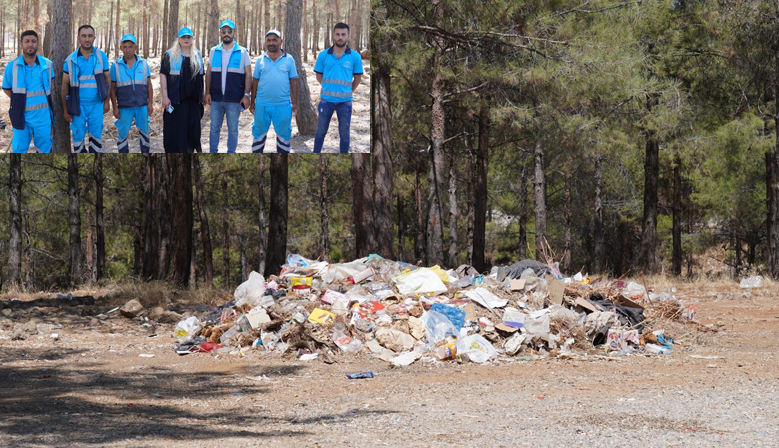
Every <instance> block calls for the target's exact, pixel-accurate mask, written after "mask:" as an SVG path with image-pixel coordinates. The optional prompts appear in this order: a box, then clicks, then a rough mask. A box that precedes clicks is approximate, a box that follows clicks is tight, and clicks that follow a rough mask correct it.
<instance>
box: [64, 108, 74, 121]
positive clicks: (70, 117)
mask: <svg viewBox="0 0 779 448" xmlns="http://www.w3.org/2000/svg"><path fill="white" fill-rule="evenodd" d="M65 121H67V122H68V123H72V122H73V117H72V116H71V115H70V114H69V113H68V111H67V109H66V110H65Z"/></svg>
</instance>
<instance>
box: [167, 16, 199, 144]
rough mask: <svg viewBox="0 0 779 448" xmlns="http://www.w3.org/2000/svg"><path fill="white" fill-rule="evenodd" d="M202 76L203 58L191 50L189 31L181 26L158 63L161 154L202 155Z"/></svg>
mask: <svg viewBox="0 0 779 448" xmlns="http://www.w3.org/2000/svg"><path fill="white" fill-rule="evenodd" d="M203 74H204V72H203V57H202V56H201V55H200V51H199V50H198V49H197V48H195V45H194V39H193V38H192V30H191V29H189V28H186V27H184V28H182V29H180V30H179V38H178V39H177V40H176V42H174V43H173V46H172V47H170V50H168V51H167V52H166V53H165V56H163V58H162V63H161V64H160V91H161V93H162V110H163V113H162V123H163V141H162V143H163V146H164V147H165V152H168V153H171V152H194V151H197V152H203V147H202V145H201V143H200V119H201V118H203Z"/></svg>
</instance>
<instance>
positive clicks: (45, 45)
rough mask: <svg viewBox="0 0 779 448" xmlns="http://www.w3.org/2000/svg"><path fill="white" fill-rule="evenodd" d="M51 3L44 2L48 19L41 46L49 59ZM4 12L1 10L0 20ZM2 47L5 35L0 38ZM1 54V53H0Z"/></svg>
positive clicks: (51, 19) (51, 18)
mask: <svg viewBox="0 0 779 448" xmlns="http://www.w3.org/2000/svg"><path fill="white" fill-rule="evenodd" d="M52 3H53V1H52V0H50V1H48V2H46V15H48V16H49V21H48V22H46V26H45V31H44V33H43V47H42V54H43V55H44V56H46V57H47V58H49V59H51V23H52V21H53V19H54V18H53V17H52V14H53V11H52V6H53V5H52ZM0 9H5V7H2V8H0ZM4 15H5V14H4V13H3V12H0V21H3V16H4ZM0 45H2V46H3V47H5V36H3V38H2V43H0ZM0 56H1V54H0Z"/></svg>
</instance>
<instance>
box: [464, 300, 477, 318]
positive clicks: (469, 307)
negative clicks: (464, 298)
mask: <svg viewBox="0 0 779 448" xmlns="http://www.w3.org/2000/svg"><path fill="white" fill-rule="evenodd" d="M462 310H463V311H465V320H470V321H474V320H476V306H474V305H473V303H468V304H466V305H465V306H464V307H463V308H462Z"/></svg>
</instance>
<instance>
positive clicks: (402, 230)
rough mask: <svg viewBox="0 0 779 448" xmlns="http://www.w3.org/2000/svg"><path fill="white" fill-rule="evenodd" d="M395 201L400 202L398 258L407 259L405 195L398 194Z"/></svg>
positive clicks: (398, 206) (398, 207)
mask: <svg viewBox="0 0 779 448" xmlns="http://www.w3.org/2000/svg"><path fill="white" fill-rule="evenodd" d="M395 202H396V203H397V204H398V205H397V209H398V252H397V254H398V258H397V259H398V260H401V261H403V260H405V259H406V250H405V246H406V245H405V241H406V220H405V219H403V213H404V212H405V209H404V201H403V196H402V195H400V194H398V195H397V196H396V200H395Z"/></svg>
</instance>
